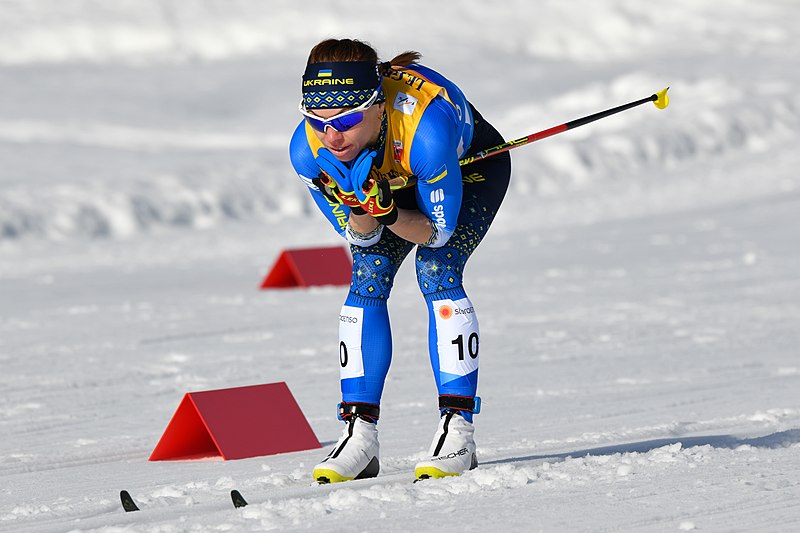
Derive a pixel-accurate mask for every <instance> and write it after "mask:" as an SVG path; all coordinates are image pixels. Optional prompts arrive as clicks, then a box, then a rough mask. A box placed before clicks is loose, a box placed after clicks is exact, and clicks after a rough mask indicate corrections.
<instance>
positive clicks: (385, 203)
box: [356, 178, 397, 226]
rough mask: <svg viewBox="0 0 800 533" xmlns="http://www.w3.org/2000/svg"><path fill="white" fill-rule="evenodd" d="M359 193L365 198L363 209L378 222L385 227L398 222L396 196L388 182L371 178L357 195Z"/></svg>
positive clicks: (362, 204)
mask: <svg viewBox="0 0 800 533" xmlns="http://www.w3.org/2000/svg"><path fill="white" fill-rule="evenodd" d="M359 192H360V193H361V194H362V195H363V196H364V197H365V199H364V201H362V202H361V207H362V208H363V209H364V210H365V211H366V212H367V213H368V214H370V215H372V216H373V217H374V218H375V219H376V220H377V221H378V222H380V223H381V224H383V225H385V226H391V225H392V224H394V223H395V222H397V207H396V206H395V205H394V195H393V194H392V187H391V185H390V184H389V181H388V180H385V179H384V180H376V179H374V178H370V179H368V180H367V181H366V182H365V183H364V185H363V187H362V188H361V190H360V191H357V192H356V194H357V195H358V193H359ZM359 198H360V196H359Z"/></svg>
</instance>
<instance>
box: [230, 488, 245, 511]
mask: <svg viewBox="0 0 800 533" xmlns="http://www.w3.org/2000/svg"><path fill="white" fill-rule="evenodd" d="M231 500H233V506H234V507H236V508H237V509H239V508H241V507H246V506H247V500H245V499H244V497H242V494H241V493H240V492H239V491H238V490H236V489H234V490H232V491H231Z"/></svg>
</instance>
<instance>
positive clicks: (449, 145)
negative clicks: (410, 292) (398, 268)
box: [390, 98, 462, 248]
mask: <svg viewBox="0 0 800 533" xmlns="http://www.w3.org/2000/svg"><path fill="white" fill-rule="evenodd" d="M459 140H460V138H459V136H458V117H457V116H456V114H455V110H454V109H453V106H452V105H450V104H449V103H448V102H447V101H446V100H444V99H443V98H436V99H435V100H434V101H433V102H431V103H430V105H428V107H427V109H425V113H424V115H423V116H422V120H421V121H420V124H419V127H418V128H417V132H416V134H415V135H414V144H413V145H412V147H411V154H410V157H411V168H412V170H413V171H414V175H415V176H416V177H417V185H416V187H417V191H416V192H417V194H416V196H417V204H418V206H419V211H404V212H401V213H400V216H399V217H398V222H397V223H395V224H393V225H392V226H390V229H391V230H392V231H393V232H394V233H396V234H397V235H398V236H400V237H403V238H406V239H408V240H411V241H412V242H417V243H421V244H424V245H425V246H429V247H432V248H438V247H440V246H443V245H444V244H445V243H446V242H447V240H448V239H449V238H450V235H452V234H453V231H454V230H455V227H456V223H457V221H458V213H459V210H460V208H461V195H462V185H461V168H460V167H459V164H458V143H459ZM401 217H402V218H401ZM398 224H401V225H400V226H399V227H398V228H397V231H396V230H395V226H398ZM406 235H408V236H413V237H414V238H408V237H407V236H406Z"/></svg>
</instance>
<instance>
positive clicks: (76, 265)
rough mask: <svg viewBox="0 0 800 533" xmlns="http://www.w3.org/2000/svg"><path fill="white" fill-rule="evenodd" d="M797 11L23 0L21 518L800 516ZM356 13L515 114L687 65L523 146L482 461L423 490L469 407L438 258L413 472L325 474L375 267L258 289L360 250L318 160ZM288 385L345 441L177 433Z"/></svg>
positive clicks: (15, 123) (0, 430)
mask: <svg viewBox="0 0 800 533" xmlns="http://www.w3.org/2000/svg"><path fill="white" fill-rule="evenodd" d="M798 27H800V4H798V3H797V2H794V1H790V0H762V1H761V2H758V3H756V2H745V1H743V0H739V1H728V2H723V1H721V0H720V1H705V2H697V1H689V0H674V1H673V2H670V3H669V4H666V5H665V4H659V5H654V4H652V3H643V2H638V1H634V0H605V1H592V0H580V1H575V2H569V3H565V2H554V1H552V2H551V1H542V2H530V1H527V0H508V1H505V2H502V3H487V2H478V1H476V0H470V1H462V2H458V3H453V2H443V1H430V0H427V1H424V2H423V1H422V0H408V1H405V2H400V3H391V4H387V5H381V6H380V7H378V6H377V5H373V4H368V3H364V2H353V1H340V2H335V3H328V2H319V1H310V2H303V3H298V2H293V1H287V0H271V1H270V2H260V1H257V0H205V1H201V0H175V1H168V0H161V1H159V0H135V1H134V0H117V1H115V2H113V3H109V2H103V1H101V0H63V1H59V2H52V1H47V0H2V1H0V369H2V370H1V371H0V530H14V531H37V532H41V531H104V532H120V531H153V532H172V531H241V530H269V529H279V530H293V529H296V530H305V529H313V530H321V531H373V530H376V529H378V528H380V529H381V530H383V531H406V530H409V529H416V530H437V531H439V530H441V531H467V530H472V531H485V530H488V529H490V528H491V529H500V530H519V531H522V530H525V531H530V530H543V531H563V530H577V531H580V530H591V531H626V530H627V531H642V530H648V531H650V530H652V531H680V530H692V529H698V530H702V531H732V530H742V531H753V530H774V531H794V530H797V529H798V528H800V458H799V457H798V454H799V453H800V223H799V221H800V174H799V173H798V168H800V150H798V148H797V146H798V141H800V106H799V105H798V100H797V91H796V86H797V84H798V82H799V81H800V79H798V78H799V76H798V68H797V66H798V57H800V41H798V39H797V28H798ZM329 36H337V37H343V36H350V37H357V38H363V39H366V40H368V41H370V42H371V43H372V44H373V45H375V46H376V47H377V48H378V50H379V52H380V53H381V56H382V57H383V58H384V59H388V58H391V57H392V56H393V55H395V54H396V53H399V52H401V51H404V50H406V49H415V50H419V51H420V52H422V53H423V55H424V62H425V64H427V65H429V66H431V67H434V68H436V69H439V70H441V71H442V72H444V73H445V74H446V75H448V76H449V77H450V78H451V79H453V80H454V81H455V82H457V83H458V84H459V85H460V86H461V87H462V88H463V89H464V90H465V92H466V93H467V95H468V97H469V98H470V99H471V100H472V102H473V103H474V104H475V105H476V107H477V108H478V109H479V110H480V111H481V112H482V114H483V115H484V116H485V117H486V118H487V119H488V120H490V121H491V122H492V123H493V124H494V125H495V126H496V127H497V128H498V129H499V130H500V131H501V133H502V134H503V135H504V136H505V137H506V138H507V139H512V138H517V137H521V136H524V135H527V134H529V133H532V132H534V131H538V130H542V129H545V128H548V127H550V126H553V125H556V124H561V123H563V122H566V121H568V120H571V119H574V118H577V117H580V116H583V115H587V114H590V113H593V112H596V111H599V110H602V109H606V108H609V107H613V106H616V105H619V104H622V103H625V102H628V101H631V100H635V99H639V98H644V97H647V96H649V95H650V94H652V93H654V92H655V91H657V90H660V89H661V88H663V87H665V86H668V85H669V86H670V87H671V89H670V96H671V99H672V103H671V105H670V107H669V108H667V110H665V111H659V110H657V109H655V108H654V107H653V106H650V105H649V104H648V105H647V106H641V107H638V108H636V109H633V110H630V111H626V112H625V113H622V114H620V115H615V116H614V117H610V118H607V119H603V120H602V121H599V122H597V123H594V124H591V125H588V126H584V127H582V128H579V129H577V130H574V131H570V132H567V133H564V134H561V135H558V136H556V137H553V138H551V139H547V140H544V141H541V142H540V143H536V144H534V145H531V146H526V147H523V148H520V149H518V150H514V151H513V152H512V159H513V162H514V175H513V178H512V186H511V190H510V191H509V196H508V197H507V200H506V203H505V204H504V207H503V210H502V211H501V213H500V215H499V216H498V219H497V220H496V222H495V226H494V227H493V229H492V230H491V231H490V233H489V235H488V236H487V238H486V240H485V241H484V243H483V244H482V245H481V247H480V248H479V249H478V251H477V252H476V254H475V255H474V256H473V258H472V260H471V262H470V267H469V269H468V271H467V279H466V286H467V290H468V292H469V294H470V296H471V298H472V300H473V302H474V303H475V305H476V308H477V311H478V314H479V317H480V321H481V329H482V342H481V348H482V350H481V351H482V357H481V359H482V364H481V384H480V387H479V393H480V395H481V396H482V397H483V400H484V411H483V413H482V414H481V415H479V416H478V417H477V418H476V427H477V430H476V441H477V443H478V454H479V458H480V460H481V464H482V466H481V467H480V468H479V469H478V470H475V471H472V472H469V473H468V474H466V475H464V476H462V477H461V478H456V479H447V480H440V481H430V482H424V483H418V484H412V483H410V481H411V477H412V471H413V465H414V463H415V462H416V460H417V459H419V458H420V457H422V455H423V453H424V452H425V450H426V448H427V446H428V445H429V443H430V440H431V437H432V435H433V432H434V429H435V427H436V422H437V416H436V410H435V402H436V396H435V387H434V385H433V380H432V378H431V372H430V368H429V363H428V360H427V354H426V333H425V328H426V322H427V319H426V315H425V307H424V303H423V301H422V298H421V297H420V296H419V293H418V289H417V288H416V284H415V279H414V272H413V268H412V267H411V266H409V265H405V266H404V267H403V269H401V271H400V273H399V275H398V280H397V284H396V287H395V290H394V294H393V297H392V301H391V304H390V313H391V316H392V322H393V327H394V339H395V341H394V342H395V356H394V362H393V367H392V370H391V372H390V376H389V380H388V383H387V386H386V390H385V394H384V404H383V417H382V420H381V425H380V431H381V442H382V450H381V452H382V467H383V468H382V473H381V476H380V477H378V478H377V479H376V480H365V481H359V482H352V483H348V484H345V485H334V486H322V487H319V486H312V485H311V483H310V481H311V479H310V473H311V468H312V466H313V465H314V464H315V463H316V462H318V461H319V460H320V458H321V457H322V456H323V455H324V454H325V453H326V452H327V448H328V447H329V446H330V445H331V444H332V442H333V441H335V440H336V439H337V438H338V436H339V433H340V431H341V423H340V422H338V421H337V420H336V419H335V416H334V412H335V405H336V403H337V401H338V400H339V396H338V395H339V389H338V386H339V385H338V366H337V364H338V362H337V361H338V351H337V349H336V346H337V328H338V324H337V321H336V314H337V313H338V310H339V307H340V305H341V303H342V301H343V300H344V297H345V294H346V289H345V288H342V287H326V288H318V289H313V290H288V291H274V292H266V291H258V290H257V287H258V285H259V283H260V281H261V279H262V278H263V276H264V275H265V274H266V272H267V271H268V269H269V267H270V266H271V265H272V262H273V261H274V260H275V258H276V257H277V255H278V254H279V252H280V251H281V250H283V249H284V248H287V247H303V246H318V245H336V244H340V243H341V241H340V240H339V238H338V237H337V236H336V235H335V234H334V232H333V231H332V230H331V228H330V227H329V226H328V225H327V223H326V222H324V221H323V219H322V217H321V215H319V214H318V213H317V212H316V208H314V207H313V206H312V204H311V202H310V201H309V198H308V195H307V193H306V191H305V187H304V185H302V183H301V182H300V181H299V180H297V179H296V177H295V176H294V174H293V172H292V170H291V167H290V165H289V162H288V157H287V144H288V139H289V136H290V134H291V132H292V130H293V128H294V126H295V125H296V123H297V121H298V114H297V112H296V103H297V101H298V99H299V80H300V76H301V74H302V70H303V66H304V64H305V59H306V56H307V53H308V50H309V49H310V48H311V47H312V46H313V45H314V44H315V43H316V42H317V41H319V40H320V39H322V38H325V37H329ZM277 381H285V382H287V383H288V385H289V387H290V389H291V390H292V392H293V394H294V396H295V398H296V399H297V401H298V403H299V404H300V406H301V407H302V409H303V411H304V413H305V414H306V416H307V418H308V421H309V423H310V424H311V426H312V428H313V429H314V431H315V433H316V435H317V437H318V438H319V440H320V441H322V442H323V443H324V445H325V448H326V449H325V450H313V451H308V452H298V453H291V454H285V455H280V456H272V457H259V458H253V459H246V460H240V461H228V462H224V461H201V462H156V463H151V462H148V461H147V458H148V456H149V454H150V452H151V451H152V449H153V447H154V446H155V444H156V443H157V442H158V439H159V438H160V436H161V434H162V432H163V431H164V429H165V427H166V424H167V422H168V421H169V419H170V417H171V416H172V414H173V412H174V411H175V409H176V407H177V406H178V403H179V401H180V399H181V397H182V396H183V394H184V393H185V392H189V391H200V390H211V389H220V388H228V387H237V386H243V385H252V384H257V383H271V382H277ZM276 430H278V428H276ZM232 488H238V489H239V490H240V491H241V492H242V493H243V494H244V496H245V498H247V499H248V501H249V502H250V505H249V506H248V507H246V508H244V509H233V507H232V505H231V504H230V500H229V498H228V493H229V492H230V490H231V489H232ZM122 489H126V490H129V491H130V492H131V494H132V495H133V497H134V499H135V500H136V501H137V502H138V503H139V505H140V507H141V508H142V511H141V512H139V513H124V512H123V511H122V509H121V506H120V504H119V500H118V494H119V491H120V490H122Z"/></svg>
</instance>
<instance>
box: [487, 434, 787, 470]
mask: <svg viewBox="0 0 800 533" xmlns="http://www.w3.org/2000/svg"><path fill="white" fill-rule="evenodd" d="M677 443H681V445H682V447H683V448H694V447H697V446H711V447H712V448H726V449H735V448H738V447H739V446H752V447H753V448H765V449H773V448H785V447H787V446H791V445H793V444H797V443H800V429H790V430H787V431H779V432H777V433H772V434H771V435H765V436H763V437H752V438H739V437H734V436H732V435H708V436H701V437H673V438H668V439H654V440H648V441H643V442H631V443H627V444H615V445H613V446H602V447H599V448H589V449H584V450H576V451H574V452H568V453H559V454H550V455H528V456H524V457H510V458H508V459H496V460H493V461H481V465H492V464H503V463H517V462H525V461H557V460H563V459H567V458H569V457H586V456H587V455H594V456H598V455H615V454H625V453H647V452H649V451H652V450H656V449H658V448H663V447H664V446H669V445H671V444H677Z"/></svg>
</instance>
